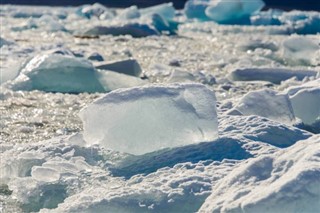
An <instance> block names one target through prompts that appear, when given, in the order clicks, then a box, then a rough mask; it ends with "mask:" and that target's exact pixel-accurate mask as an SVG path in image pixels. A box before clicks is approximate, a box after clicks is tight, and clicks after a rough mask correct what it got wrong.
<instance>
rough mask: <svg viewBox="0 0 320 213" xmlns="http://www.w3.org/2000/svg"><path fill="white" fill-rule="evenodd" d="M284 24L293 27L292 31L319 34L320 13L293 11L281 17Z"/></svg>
mask: <svg viewBox="0 0 320 213" xmlns="http://www.w3.org/2000/svg"><path fill="white" fill-rule="evenodd" d="M280 19H281V21H282V22H283V24H286V25H288V26H289V27H290V28H291V31H292V32H291V33H297V34H317V33H320V13H305V12H301V11H292V12H290V13H284V14H283V15H282V16H281V17H280Z"/></svg>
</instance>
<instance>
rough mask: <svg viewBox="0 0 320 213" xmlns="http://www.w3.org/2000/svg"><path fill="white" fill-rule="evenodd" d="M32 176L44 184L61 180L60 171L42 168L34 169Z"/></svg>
mask: <svg viewBox="0 0 320 213" xmlns="http://www.w3.org/2000/svg"><path fill="white" fill-rule="evenodd" d="M31 176H32V178H34V179H35V180H37V181H42V182H55V181H58V180H59V178H60V174H59V172H58V171H56V170H55V169H51V168H46V167H42V166H34V167H32V171H31Z"/></svg>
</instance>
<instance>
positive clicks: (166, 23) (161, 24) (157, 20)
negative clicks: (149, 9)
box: [152, 14, 179, 35]
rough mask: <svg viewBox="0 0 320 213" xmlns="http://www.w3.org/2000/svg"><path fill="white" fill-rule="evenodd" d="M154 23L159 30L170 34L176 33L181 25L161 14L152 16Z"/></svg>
mask: <svg viewBox="0 0 320 213" xmlns="http://www.w3.org/2000/svg"><path fill="white" fill-rule="evenodd" d="M152 24H153V26H154V27H155V28H156V29H157V30H158V31H159V32H161V33H163V34H168V35H175V34H176V32H177V30H178V25H179V23H178V22H175V21H170V20H166V19H164V18H163V17H162V16H161V15H159V14H154V15H153V16H152Z"/></svg>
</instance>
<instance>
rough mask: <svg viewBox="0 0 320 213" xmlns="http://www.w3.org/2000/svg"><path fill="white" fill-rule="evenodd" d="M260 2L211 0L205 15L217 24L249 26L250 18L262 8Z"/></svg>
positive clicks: (260, 0)
mask: <svg viewBox="0 0 320 213" xmlns="http://www.w3.org/2000/svg"><path fill="white" fill-rule="evenodd" d="M264 5H265V4H264V2H263V1H262V0H252V1H246V0H239V1H229V0H212V1H210V4H209V6H208V7H207V8H206V10H205V14H206V15H207V16H208V17H209V18H210V19H211V20H213V21H215V22H217V23H219V24H249V23H250V19H249V18H250V16H251V15H252V14H254V13H255V12H258V11H260V10H261V9H262V8H263V7H264Z"/></svg>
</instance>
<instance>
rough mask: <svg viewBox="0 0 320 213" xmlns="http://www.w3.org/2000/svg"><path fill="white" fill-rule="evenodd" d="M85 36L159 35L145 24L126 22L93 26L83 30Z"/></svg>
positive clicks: (136, 36)
mask: <svg viewBox="0 0 320 213" xmlns="http://www.w3.org/2000/svg"><path fill="white" fill-rule="evenodd" d="M83 35H85V36H97V35H113V36H119V35H131V36H132V37H135V38H140V37H146V36H152V35H159V32H158V31H156V30H155V29H153V28H152V27H151V26H149V25H147V24H139V23H127V24H124V25H110V26H93V27H91V28H89V29H88V30H85V31H84V33H83Z"/></svg>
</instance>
